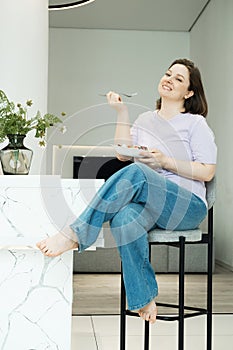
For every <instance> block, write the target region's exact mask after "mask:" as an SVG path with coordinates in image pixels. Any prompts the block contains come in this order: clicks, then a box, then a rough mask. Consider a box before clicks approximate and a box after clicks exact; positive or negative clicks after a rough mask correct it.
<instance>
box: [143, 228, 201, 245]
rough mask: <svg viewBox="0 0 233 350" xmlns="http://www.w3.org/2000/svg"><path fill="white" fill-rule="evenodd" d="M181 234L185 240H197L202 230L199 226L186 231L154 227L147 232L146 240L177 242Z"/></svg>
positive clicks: (199, 238) (199, 239)
mask: <svg viewBox="0 0 233 350" xmlns="http://www.w3.org/2000/svg"><path fill="white" fill-rule="evenodd" d="M181 236H183V237H185V239H186V242H198V241H201V239H202V230H200V229H199V228H197V229H195V230H187V231H169V230H161V229H157V228H156V229H154V230H151V231H150V232H149V233H148V240H149V242H150V243H152V242H179V238H180V237H181Z"/></svg>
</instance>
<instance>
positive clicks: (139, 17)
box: [49, 0, 211, 32]
mask: <svg viewBox="0 0 233 350" xmlns="http://www.w3.org/2000/svg"><path fill="white" fill-rule="evenodd" d="M49 1H50V2H51V3H53V4H54V3H61V2H62V0H49ZM210 1H211V0H96V1H94V2H92V3H90V4H88V5H85V6H82V7H77V8H74V9H67V10H61V11H49V26H50V27H61V28H86V29H89V28H90V29H122V30H151V31H154V30H155V31H184V32H188V31H190V29H191V28H192V26H193V25H194V24H195V22H196V20H197V19H198V17H199V16H200V15H201V13H202V12H203V10H204V9H205V7H206V6H207V5H208V3H209V2H210ZM63 2H67V0H64V1H63Z"/></svg>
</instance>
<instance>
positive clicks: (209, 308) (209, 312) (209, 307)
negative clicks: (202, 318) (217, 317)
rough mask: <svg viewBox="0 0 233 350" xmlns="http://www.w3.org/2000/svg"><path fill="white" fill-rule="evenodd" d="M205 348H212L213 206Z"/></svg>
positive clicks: (210, 228)
mask: <svg viewBox="0 0 233 350" xmlns="http://www.w3.org/2000/svg"><path fill="white" fill-rule="evenodd" d="M208 231H209V232H208V275H207V350H211V349H212V293H213V287H212V282H213V276H212V274H213V208H211V209H210V210H209V215H208Z"/></svg>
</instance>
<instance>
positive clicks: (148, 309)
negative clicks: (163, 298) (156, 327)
mask: <svg viewBox="0 0 233 350" xmlns="http://www.w3.org/2000/svg"><path fill="white" fill-rule="evenodd" d="M138 314H139V316H140V317H141V318H142V319H143V320H144V321H149V322H150V323H155V321H156V316H157V306H156V304H155V302H154V300H152V301H151V302H150V303H149V304H147V305H146V306H144V307H143V308H141V309H140V310H139V311H138Z"/></svg>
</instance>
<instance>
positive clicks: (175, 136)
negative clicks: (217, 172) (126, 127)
mask: <svg viewBox="0 0 233 350" xmlns="http://www.w3.org/2000/svg"><path fill="white" fill-rule="evenodd" d="M131 136H132V141H133V144H136V145H142V146H147V147H148V148H149V149H153V148H156V149H158V150H160V151H161V152H163V153H164V154H166V155H167V156H169V157H172V158H175V159H179V160H184V161H193V162H200V163H206V164H216V158H217V147H216V144H215V142H214V134H213V132H212V130H211V129H210V128H209V126H208V124H207V122H206V119H205V118H204V117H203V116H201V115H197V114H190V113H180V114H178V115H176V116H174V117H173V118H171V119H169V120H166V119H164V118H161V117H160V116H159V115H158V114H157V112H156V111H154V112H152V111H149V112H145V113H143V114H141V115H139V117H138V118H137V119H136V121H135V122H134V124H133V126H132V128H131ZM156 171H157V172H158V173H160V174H161V175H163V176H165V177H166V178H167V179H169V180H171V181H173V182H175V183H177V184H178V185H180V186H182V187H184V188H186V189H187V190H189V191H191V192H193V193H194V194H196V195H197V196H198V197H200V198H201V199H202V200H203V201H204V202H205V203H206V199H205V195H206V190H205V184H204V182H201V181H197V180H192V179H187V178H185V177H182V176H180V175H178V174H175V173H172V172H170V171H168V170H166V169H160V168H159V169H156Z"/></svg>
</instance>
